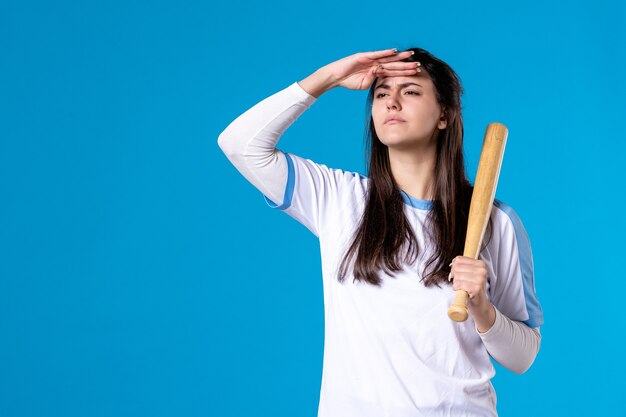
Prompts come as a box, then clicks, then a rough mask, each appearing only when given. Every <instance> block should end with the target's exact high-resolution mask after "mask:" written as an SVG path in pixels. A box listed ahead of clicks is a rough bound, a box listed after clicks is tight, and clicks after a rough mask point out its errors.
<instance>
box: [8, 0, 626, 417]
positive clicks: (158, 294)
mask: <svg viewBox="0 0 626 417" xmlns="http://www.w3.org/2000/svg"><path fill="white" fill-rule="evenodd" d="M625 26H626V8H625V6H624V2H618V1H613V2H597V1H595V2H581V1H574V2H572V1H568V2H565V1H563V2H557V3H546V2H538V1H535V2H525V3H524V4H523V5H521V4H520V5H514V4H513V3H511V4H510V5H505V4H502V2H486V1H483V2H450V1H442V2H415V1H398V2H394V3H393V4H391V3H384V4H383V3H380V2H370V3H364V2H345V3H344V2H328V1H321V2H317V3H314V4H313V3H307V4H305V3H301V4H300V5H298V4H294V3H291V2H277V3H266V2H262V3H259V4H254V3H238V2H227V4H226V5H221V6H213V5H209V2H200V1H195V2H192V1H186V2H173V1H170V2H142V1H132V2H126V1H124V2H122V1H117V2H113V1H109V2H71V1H58V2H54V1H51V2H32V1H19V2H18V1H8V2H7V1H6V0H3V1H2V2H0V51H1V53H0V71H1V77H0V198H1V201H0V415H1V416H7V417H18V416H20V417H21V416H65V417H70V416H93V417H95V416H125V415H134V416H148V415H149V416H172V415H182V416H251V415H254V416H315V415H316V412H317V402H318V399H319V386H320V379H321V369H322V353H323V336H324V334H323V325H324V323H323V318H324V316H323V299H322V282H321V268H320V260H319V247H318V241H317V239H316V238H315V236H313V235H312V234H311V233H310V232H309V231H308V230H307V229H306V228H305V227H304V226H302V225H300V224H299V223H297V222H296V221H294V220H293V219H291V218H289V217H288V216H286V215H285V214H284V213H281V212H279V211H275V210H272V209H270V208H268V207H267V206H266V204H265V202H264V201H263V197H262V195H261V194H260V192H258V191H257V190H256V189H255V188H254V187H253V186H252V185H251V184H249V183H248V182H247V181H246V180H245V179H244V178H243V177H242V176H241V175H240V174H239V173H238V172H237V171H236V170H235V168H234V167H233V166H232V165H230V163H229V162H228V160H227V159H226V157H225V156H224V155H223V154H222V152H221V150H220V148H219V147H218V145H217V137H218V135H219V134H220V133H221V132H222V130H223V129H224V128H225V127H226V126H227V125H228V124H229V123H230V122H231V121H232V120H233V119H234V118H236V117H237V116H238V115H239V114H241V113H243V112H244V111H245V110H247V109H248V108H249V107H251V106H252V105H254V104H255V103H257V102H258V101H260V100H262V99H263V98H265V97H267V96H269V95H271V94H273V93H275V92H277V91H279V90H280V89H283V88H285V87H287V86H288V85H289V84H291V83H292V82H295V81H299V80H301V79H303V78H305V77H306V76H307V75H309V74H310V73H311V72H313V71H314V70H316V69H317V68H319V67H321V66H323V65H325V64H327V63H329V62H331V61H334V60H337V59H339V58H342V57H344V56H346V55H349V54H353V53H356V52H361V51H369V50H378V49H386V48H392V47H398V48H399V49H406V48H409V47H412V46H419V47H422V48H425V49H427V50H429V51H430V52H432V53H433V54H435V55H436V56H438V57H440V58H441V59H443V60H444V61H446V62H448V63H449V64H450V65H451V66H452V67H453V68H454V69H455V70H456V71H457V73H458V74H459V75H460V76H461V79H462V82H463V85H464V87H465V91H466V92H465V95H464V97H463V100H464V101H463V106H464V118H465V123H466V124H465V132H466V155H467V172H468V174H469V175H470V177H471V179H472V180H473V179H474V175H475V171H476V167H477V162H478V156H479V152H480V146H481V144H482V139H483V134H484V131H485V127H486V125H487V124H488V123H489V122H492V121H500V122H503V123H505V124H506V125H507V126H508V128H509V139H508V143H507V148H506V152H505V157H504V163H503V167H502V171H501V176H500V180H499V183H498V192H497V197H498V198H499V199H500V200H502V201H504V202H506V203H507V204H509V205H511V206H512V207H514V208H515V210H516V211H517V213H518V214H519V215H520V217H521V219H522V221H523V222H524V225H525V227H526V230H527V231H528V234H529V236H530V238H531V243H532V247H533V255H534V262H535V280H536V288H537V294H538V297H539V300H540V301H541V303H542V306H543V309H544V315H545V324H544V326H543V327H542V333H543V338H544V339H543V343H542V348H541V351H540V353H539V356H538V357H537V359H536V361H535V363H534V365H533V366H532V368H531V369H530V370H529V371H528V372H526V373H525V374H522V375H516V374H513V373H511V372H509V371H507V370H506V369H504V368H502V367H500V366H497V374H496V377H495V378H494V380H493V381H492V382H493V383H494V385H495V387H496V391H497V394H498V410H499V412H500V414H501V415H503V416H528V415H534V416H552V415H568V416H587V415H591V414H594V415H602V414H605V415H626V406H625V405H624V403H623V398H622V395H620V394H622V392H621V389H620V388H619V386H621V384H622V382H623V380H622V378H621V376H622V375H623V374H624V373H625V372H626V365H625V364H624V361H623V345H622V344H620V343H618V339H619V338H620V335H621V334H622V333H623V332H624V330H626V329H625V327H626V326H625V325H624V321H623V315H622V314H621V313H622V311H623V308H622V307H621V305H620V303H619V302H620V299H621V298H623V297H621V296H622V291H621V288H622V284H621V282H623V280H624V277H623V275H624V274H623V271H622V269H621V264H622V263H623V262H622V261H623V259H624V243H623V242H624V233H625V232H626V227H625V220H624V216H623V213H622V211H623V206H624V202H625V201H624V185H623V181H622V180H623V178H624V174H623V171H622V170H623V168H624V166H625V165H626V158H625V157H624V150H625V145H624V143H625V141H624V139H625V137H624V131H625V128H624V123H623V118H624V114H626V112H625V110H626V106H624V104H623V103H624V102H623V97H624V95H625V94H626V82H625V81H624V74H625V73H626V56H625V52H624V44H625V42H624V41H625V38H626V36H625V29H624V27H625ZM365 95H366V92H365V91H349V90H345V89H335V90H332V91H330V92H329V93H327V94H325V95H323V96H322V97H320V99H319V100H318V101H317V102H316V103H315V104H314V105H313V106H312V107H311V108H310V109H309V110H308V111H307V112H306V113H305V114H304V115H303V116H301V118H300V119H299V120H298V121H297V122H296V123H295V124H294V125H293V126H292V127H291V128H290V129H289V130H288V131H287V132H286V133H285V135H284V136H283V138H282V139H281V142H280V147H281V149H283V150H285V151H287V152H291V153H295V154H298V155H300V156H303V157H307V158H310V159H313V160H315V161H316V162H319V163H324V164H326V165H328V166H330V167H334V168H342V169H345V170H352V171H358V172H361V173H364V161H363V156H362V155H363V138H362V132H363V123H364V117H363V116H364V102H365ZM335 114H342V115H344V116H345V117H343V118H341V119H334V120H333V121H329V120H331V116H332V115H335ZM572 398H573V399H574V400H572Z"/></svg>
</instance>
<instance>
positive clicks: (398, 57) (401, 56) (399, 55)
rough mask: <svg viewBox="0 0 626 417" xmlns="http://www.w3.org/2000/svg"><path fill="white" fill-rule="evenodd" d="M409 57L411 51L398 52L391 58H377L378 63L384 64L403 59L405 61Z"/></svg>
mask: <svg viewBox="0 0 626 417" xmlns="http://www.w3.org/2000/svg"><path fill="white" fill-rule="evenodd" d="M411 55H413V54H412V53H411V51H404V52H399V53H397V54H395V55H393V56H388V57H384V58H379V59H378V62H381V63H385V62H393V61H401V60H403V59H407V58H408V57H410V56H411ZM413 62H417V61H413ZM420 65H421V64H420Z"/></svg>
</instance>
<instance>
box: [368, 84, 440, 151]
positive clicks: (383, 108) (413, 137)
mask: <svg viewBox="0 0 626 417" xmlns="http://www.w3.org/2000/svg"><path fill="white" fill-rule="evenodd" d="M375 83H376V87H375V88H376V89H375V90H374V98H373V101H372V119H373V121H374V129H375V130H376V135H377V136H378V138H379V139H380V141H381V142H382V143H383V144H385V145H386V146H390V147H397V148H410V147H413V146H414V145H419V144H422V145H424V144H428V141H429V140H430V138H431V137H433V132H434V130H435V129H444V128H445V127H446V121H445V119H442V116H443V112H442V109H441V106H440V105H439V103H438V102H437V98H436V95H435V86H434V84H433V82H432V80H431V79H430V77H429V76H428V75H426V74H417V75H411V76H393V77H383V78H378V79H376V80H375ZM392 117H395V118H398V119H400V120H396V121H391V120H388V119H389V118H392ZM435 138H436V135H435Z"/></svg>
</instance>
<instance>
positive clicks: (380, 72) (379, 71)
mask: <svg viewBox="0 0 626 417" xmlns="http://www.w3.org/2000/svg"><path fill="white" fill-rule="evenodd" d="M387 65H389V64H385V66H383V65H378V66H377V67H374V75H375V76H376V77H382V76H385V77H394V76H395V77H399V76H401V75H415V74H418V73H420V72H421V71H422V70H421V69H420V68H413V69H408V70H407V69H404V70H397V69H389V68H386V67H387Z"/></svg>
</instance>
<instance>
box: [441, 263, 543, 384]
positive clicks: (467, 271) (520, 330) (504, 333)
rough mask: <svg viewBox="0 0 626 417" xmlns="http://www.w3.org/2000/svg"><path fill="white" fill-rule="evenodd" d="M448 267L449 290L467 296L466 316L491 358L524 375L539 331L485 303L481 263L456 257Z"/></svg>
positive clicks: (534, 353)
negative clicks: (461, 292) (460, 291)
mask: <svg viewBox="0 0 626 417" xmlns="http://www.w3.org/2000/svg"><path fill="white" fill-rule="evenodd" d="M450 265H451V267H452V272H451V273H450V277H449V279H454V283H453V289H455V290H465V291H467V293H468V294H469V301H468V311H469V314H470V315H471V316H472V318H473V319H474V322H475V323H476V332H477V333H478V334H479V335H480V338H481V339H482V341H483V343H484V344H485V347H486V348H487V351H488V352H489V354H490V355H491V357H493V358H494V359H495V360H496V361H497V362H498V363H499V364H500V365H502V366H504V367H505V368H507V369H509V370H511V371H513V372H515V373H517V374H522V373H524V372H526V371H527V370H528V368H530V366H531V365H532V363H533V362H534V360H535V357H536V356H537V353H538V352H539V346H540V344H541V333H540V332H539V328H531V327H528V326H527V325H526V324H524V323H522V322H519V321H515V320H511V319H510V318H508V317H507V316H505V315H504V314H502V313H501V312H500V311H499V310H498V309H497V308H496V307H495V306H494V305H493V304H492V303H491V302H490V301H489V299H488V298H487V267H486V265H485V263H484V261H482V260H480V259H472V258H469V257H465V256H457V257H456V258H454V260H453V261H452V263H451V264H450Z"/></svg>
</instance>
